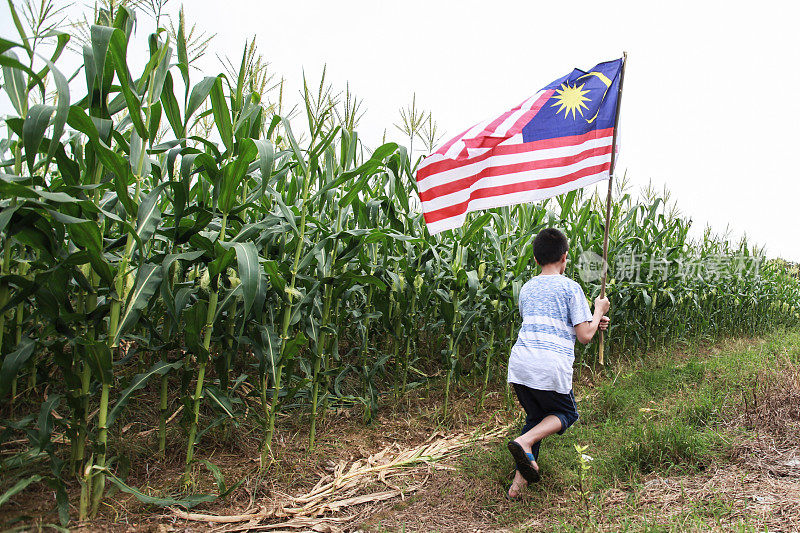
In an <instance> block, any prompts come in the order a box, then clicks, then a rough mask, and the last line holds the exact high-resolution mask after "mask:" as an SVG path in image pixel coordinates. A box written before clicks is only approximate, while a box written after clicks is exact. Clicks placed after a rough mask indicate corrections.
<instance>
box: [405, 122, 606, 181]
mask: <svg viewBox="0 0 800 533" xmlns="http://www.w3.org/2000/svg"><path fill="white" fill-rule="evenodd" d="M613 134H614V128H606V129H604V130H594V131H590V132H587V133H584V134H583V135H568V136H565V137H556V138H555V139H544V140H541V141H531V142H527V143H518V144H506V145H503V144H501V145H498V146H496V147H495V148H494V149H493V150H491V151H489V152H486V153H485V154H481V155H479V156H477V157H474V158H472V159H462V160H460V161H454V160H452V159H445V160H443V161H437V162H435V163H431V164H430V165H428V166H426V167H424V168H422V169H420V170H418V171H417V181H418V182H419V181H422V180H424V179H425V178H427V177H429V176H432V175H433V174H438V173H440V172H445V171H447V170H453V169H455V168H461V167H465V166H467V165H471V164H472V163H478V162H480V161H485V160H486V159H488V158H490V157H492V156H496V155H511V154H521V153H524V152H533V151H535V150H544V149H548V148H563V147H566V146H575V145H578V144H582V143H584V142H586V141H589V140H592V139H600V138H603V137H611V136H612V135H613Z"/></svg>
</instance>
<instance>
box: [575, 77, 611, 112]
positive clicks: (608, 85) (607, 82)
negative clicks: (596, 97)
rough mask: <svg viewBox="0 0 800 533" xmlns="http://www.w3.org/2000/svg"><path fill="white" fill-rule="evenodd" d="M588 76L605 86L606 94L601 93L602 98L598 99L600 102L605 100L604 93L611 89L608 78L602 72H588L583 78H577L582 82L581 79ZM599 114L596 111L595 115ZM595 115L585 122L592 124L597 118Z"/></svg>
mask: <svg viewBox="0 0 800 533" xmlns="http://www.w3.org/2000/svg"><path fill="white" fill-rule="evenodd" d="M589 76H597V77H598V79H599V80H600V81H602V82H603V83H604V84H605V85H606V92H604V93H603V98H601V99H600V101H601V102H602V101H603V99H605V97H606V93H608V88H609V87H611V80H610V79H608V76H606V75H605V74H603V73H602V72H589V73H588V74H584V75H583V76H581V77H580V78H578V80H582V79H583V78H588V77H589ZM578 80H575V81H578ZM599 112H600V110H599V109H598V110H597V113H599ZM597 113H595V114H594V116H593V117H592V118H590V119H588V120H587V121H586V122H587V123H588V124H591V123H592V122H594V120H595V119H596V118H597Z"/></svg>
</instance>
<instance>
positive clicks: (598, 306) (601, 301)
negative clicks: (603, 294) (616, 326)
mask: <svg viewBox="0 0 800 533" xmlns="http://www.w3.org/2000/svg"><path fill="white" fill-rule="evenodd" d="M609 309H611V302H610V301H609V300H608V298H596V299H595V301H594V312H595V313H600V314H602V315H605V314H606V313H608V310H609Z"/></svg>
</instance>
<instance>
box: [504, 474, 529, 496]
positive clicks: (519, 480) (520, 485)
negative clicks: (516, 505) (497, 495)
mask: <svg viewBox="0 0 800 533" xmlns="http://www.w3.org/2000/svg"><path fill="white" fill-rule="evenodd" d="M527 486H528V482H527V481H525V478H524V477H522V474H520V473H519V470H515V471H514V481H512V482H511V486H510V487H509V488H508V499H509V500H518V499H519V498H520V497H521V496H522V491H523V490H525V487H527Z"/></svg>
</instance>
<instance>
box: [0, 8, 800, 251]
mask: <svg viewBox="0 0 800 533" xmlns="http://www.w3.org/2000/svg"><path fill="white" fill-rule="evenodd" d="M78 1H79V2H80V0H78ZM168 5H169V6H170V7H171V10H175V9H176V8H177V7H178V5H179V4H178V3H177V1H176V0H173V1H172V2H171V3H170V4H168ZM184 5H185V7H186V11H187V16H188V19H189V21H190V22H196V23H197V24H198V26H199V27H200V28H202V29H204V30H206V31H209V32H212V33H216V37H215V38H214V40H213V41H212V44H211V47H210V53H209V54H208V56H207V57H206V58H205V59H204V62H203V70H204V71H205V73H206V74H209V75H212V74H215V73H216V72H218V71H219V69H220V66H219V63H218V61H217V59H216V55H217V54H219V55H228V56H230V57H232V58H234V59H236V60H238V58H240V57H241V51H242V47H243V46H244V43H245V40H246V39H249V38H251V37H252V36H255V37H256V42H257V43H258V45H259V51H260V52H261V53H262V54H263V55H264V57H265V59H266V60H268V61H269V62H270V63H271V69H272V71H273V72H274V73H275V74H276V75H277V76H278V77H280V76H284V77H285V78H286V80H287V83H288V84H289V85H288V87H289V89H290V91H291V92H290V93H289V95H288V97H289V100H292V101H296V100H297V90H298V89H299V85H300V81H301V79H302V73H303V70H305V72H306V75H307V76H308V77H309V79H310V80H312V81H316V80H318V79H319V74H320V72H321V70H322V67H323V65H325V64H327V69H328V78H329V80H330V81H331V82H333V83H334V86H335V87H337V88H341V89H343V88H344V85H345V83H346V82H349V83H350V88H351V90H353V91H354V92H355V93H356V95H358V96H359V97H360V98H362V99H363V100H364V102H365V106H366V110H367V112H366V115H365V116H364V118H363V119H362V122H361V125H360V127H359V133H360V134H361V136H362V138H363V139H364V140H365V142H367V143H368V144H369V145H371V146H376V145H378V144H379V143H380V140H381V137H382V136H383V132H384V130H387V135H388V137H389V138H390V139H392V140H398V141H402V138H401V137H400V135H399V134H398V133H397V132H396V131H393V130H394V128H393V126H392V124H394V123H395V122H397V120H398V118H399V114H398V109H399V108H400V107H402V106H405V105H407V104H408V103H410V101H411V96H412V94H413V93H416V98H417V104H418V106H422V107H424V108H425V109H429V110H431V111H432V112H433V116H434V118H435V120H436V121H437V122H438V123H439V126H440V128H442V129H443V130H445V131H446V133H447V134H449V136H452V135H455V134H457V133H459V132H460V131H462V130H463V129H465V128H466V127H468V126H470V125H472V124H474V123H475V122H478V121H479V120H481V119H483V118H486V117H487V116H490V115H492V114H495V113H497V112H501V111H503V110H505V109H506V108H509V107H511V106H514V105H516V104H518V103H519V102H521V101H522V100H524V99H525V98H527V97H528V96H530V95H532V94H534V93H535V92H536V91H538V90H539V89H540V88H541V87H542V86H544V85H546V84H547V83H549V82H550V81H552V80H554V79H556V78H558V77H560V76H562V75H564V74H566V73H568V72H569V71H571V70H572V68H574V67H579V68H583V69H587V68H589V67H591V66H593V65H595V64H596V63H599V62H601V61H606V60H610V59H614V58H617V57H620V56H621V55H622V51H623V50H625V51H627V52H628V66H627V70H626V76H625V87H624V96H623V102H622V117H621V124H620V135H621V139H620V143H621V151H620V155H619V159H618V163H617V173H618V175H621V174H622V173H623V172H625V171H627V176H628V178H629V180H630V182H631V184H632V185H633V186H634V187H635V188H637V189H638V188H639V187H640V186H644V185H647V183H648V182H652V183H653V185H655V186H656V187H658V188H661V187H663V186H664V185H666V186H667V187H668V188H669V189H670V190H671V192H672V198H673V200H676V201H677V203H678V207H679V208H680V209H681V210H682V211H683V212H684V213H685V214H687V215H688V216H690V217H691V218H692V219H693V220H694V221H695V231H694V234H695V235H699V234H701V231H702V229H703V227H704V226H705V225H706V224H709V225H710V226H711V227H712V228H713V230H714V231H716V232H724V231H725V230H726V227H729V228H730V231H731V233H732V235H733V236H734V237H738V236H740V235H741V234H743V233H746V234H747V235H748V237H750V238H751V239H752V240H753V241H755V242H758V243H761V244H763V245H765V246H766V248H767V252H768V254H769V255H770V256H782V257H785V258H787V259H791V260H794V261H800V231H799V230H798V226H799V225H798V222H797V220H798V216H797V215H798V211H800V172H798V167H797V166H796V157H797V155H798V154H799V153H800V150H798V144H800V134H799V133H798V131H797V123H798V119H800V94H798V93H799V92H800V74H799V73H800V68H798V67H800V38H798V33H797V27H796V25H797V20H798V14H800V9H798V8H796V7H795V4H794V3H791V2H773V1H768V0H767V1H763V0H762V1H760V2H758V3H753V2H740V1H725V2H723V1H704V0H695V1H690V2H687V1H675V0H673V1H669V2H643V1H628V2H612V1H606V2H600V1H591V2H589V1H583V0H566V1H557V2H552V1H551V2H536V1H525V2H523V1H517V2H511V1H508V2H504V1H495V2H473V1H460V2H439V1H435V0H429V1H426V2H423V1H415V0H406V1H405V2H376V1H349V0H348V1H344V0H343V1H330V0H328V1H301V0H296V1H293V2H286V1H282V2H271V1H256V0H227V1H224V2H220V1H219V0H214V1H211V0H189V1H186V2H185V3H184ZM7 13H8V12H7V8H2V21H0V32H2V33H1V34H2V36H3V37H11V38H14V37H16V35H15V32H13V28H12V27H11V26H10V24H9V20H8V16H7ZM150 26H151V25H150V23H149V21H147V20H145V19H144V17H143V18H142V20H140V27H139V31H138V33H139V35H138V37H140V38H141V37H143V36H144V35H143V34H145V33H146V32H147V31H149V28H150ZM134 70H135V69H134ZM195 76H198V77H199V75H198V74H195ZM81 89H82V90H83V88H81ZM81 94H83V93H82V92H81ZM3 108H4V110H5V109H7V108H6V107H5V102H3ZM446 137H447V135H446Z"/></svg>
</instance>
